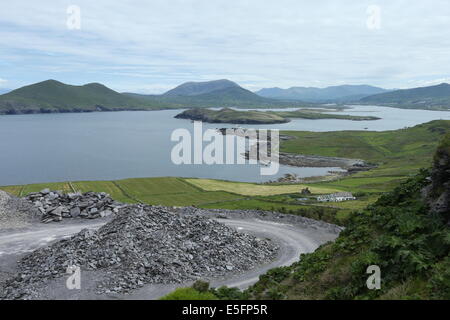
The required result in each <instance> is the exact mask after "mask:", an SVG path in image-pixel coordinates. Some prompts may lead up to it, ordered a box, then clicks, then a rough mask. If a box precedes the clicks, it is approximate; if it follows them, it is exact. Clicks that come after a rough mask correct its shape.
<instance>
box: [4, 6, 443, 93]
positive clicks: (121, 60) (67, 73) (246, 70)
mask: <svg viewBox="0 0 450 320" xmlns="http://www.w3.org/2000/svg"><path fill="white" fill-rule="evenodd" d="M376 3H377V5H379V6H380V7H381V9H382V17H381V18H382V23H381V29H380V30H377V31H376V32H374V31H371V30H368V29H367V27H366V19H367V13H366V9H367V7H368V6H369V5H371V4H373V3H372V1H366V0H363V1H350V0H343V1H339V2H338V1H332V0H328V1H327V0H323V1H320V2H311V1H306V0H305V1H300V0H277V1H275V0H268V1H264V2H262V1H259V0H247V1H225V0H214V1H203V0H171V1H165V0H152V1H136V0H128V1H125V0H124V1H120V2H111V1H106V0H98V1H95V2H94V1H88V0H77V1H76V4H77V5H78V6H80V8H81V19H82V20H81V28H82V29H81V30H80V31H78V30H67V28H66V17H67V14H66V8H67V6H68V5H70V4H72V1H66V0H64V1H60V2H56V1H53V0H41V1H39V2H30V1H26V0H16V1H14V2H7V3H5V4H2V6H3V7H2V10H1V11H0V26H1V28H0V39H2V51H0V61H6V62H7V63H9V65H8V66H6V67H5V66H3V65H1V64H0V65H1V66H2V69H5V68H6V70H7V71H8V73H7V74H5V75H6V76H7V77H8V79H10V78H12V77H15V78H16V80H18V79H17V77H23V78H27V77H28V78H32V77H31V74H33V73H35V74H36V75H35V76H34V77H38V76H44V77H47V78H48V77H51V76H54V75H57V76H58V77H61V80H64V79H68V81H69V80H70V81H78V82H90V81H91V80H93V79H92V78H93V77H95V78H99V79H100V80H102V81H106V82H107V83H106V84H107V85H110V86H112V87H115V88H119V87H120V88H123V89H124V90H125V89H126V90H128V89H132V88H133V87H134V88H136V90H138V89H145V88H148V90H158V91H159V90H163V89H164V88H169V87H172V86H174V85H177V84H179V83H180V82H183V81H190V80H211V79H216V78H230V79H231V80H234V81H237V82H239V83H241V84H243V85H244V86H245V87H247V88H249V89H252V90H253V89H256V88H261V87H273V86H279V87H289V86H308V85H320V86H327V85H335V84H341V83H368V84H374V85H380V86H385V87H403V86H405V85H407V84H408V81H410V80H414V81H416V82H420V81H422V80H423V79H426V80H427V81H432V79H440V78H447V77H448V75H450V65H449V64H448V56H449V55H450V21H449V20H448V18H447V16H446V12H449V10H450V3H449V2H448V1H446V0H431V1H427V2H421V1H415V2H406V1H402V0H397V1H387V0H378V1H376ZM4 26H5V27H4ZM19 71H20V72H19ZM47 75H48V76H47ZM33 79H34V78H33Z"/></svg>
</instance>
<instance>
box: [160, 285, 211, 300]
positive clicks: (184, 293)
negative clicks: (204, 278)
mask: <svg viewBox="0 0 450 320" xmlns="http://www.w3.org/2000/svg"><path fill="white" fill-rule="evenodd" d="M160 300H217V297H216V296H215V295H214V294H212V293H211V292H199V291H197V290H195V289H194V288H178V289H176V290H175V291H173V292H171V293H169V294H167V295H165V296H164V297H162V298H160Z"/></svg>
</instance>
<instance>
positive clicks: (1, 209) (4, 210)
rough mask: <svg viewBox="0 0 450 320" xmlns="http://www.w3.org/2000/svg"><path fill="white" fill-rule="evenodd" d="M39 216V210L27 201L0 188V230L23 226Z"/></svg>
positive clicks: (36, 219)
mask: <svg viewBox="0 0 450 320" xmlns="http://www.w3.org/2000/svg"><path fill="white" fill-rule="evenodd" d="M39 217H40V213H39V211H38V210H37V209H36V208H33V205H32V204H30V203H29V202H28V201H25V200H22V199H19V198H16V197H14V196H12V195H10V194H8V193H6V192H4V191H2V190H0V230H1V229H15V228H21V227H25V226H27V225H28V224H29V223H31V222H33V221H38V219H39Z"/></svg>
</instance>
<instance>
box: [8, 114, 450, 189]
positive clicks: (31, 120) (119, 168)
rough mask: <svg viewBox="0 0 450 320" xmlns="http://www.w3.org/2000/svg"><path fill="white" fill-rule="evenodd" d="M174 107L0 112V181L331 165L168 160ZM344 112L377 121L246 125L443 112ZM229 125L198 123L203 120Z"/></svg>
mask: <svg viewBox="0 0 450 320" xmlns="http://www.w3.org/2000/svg"><path fill="white" fill-rule="evenodd" d="M179 112H180V110H165V111H150V112H104V113H79V114H76V113H73V114H40V115H14V116H0V150H1V151H0V185H14V184H27V183H38V182H56V181H67V180H72V181H74V180H75V181H76V180H110V179H121V178H131V177H154V176H181V177H201V178H214V179H227V180H235V181H253V182H260V181H267V180H273V179H275V178H277V177H280V176H282V175H284V174H285V173H296V174H298V175H299V176H302V177H308V176H317V175H323V174H325V173H326V172H327V171H329V170H335V169H336V168H294V167H288V166H281V167H280V170H279V173H278V174H277V175H276V176H261V175H260V170H259V169H260V168H259V166H258V165H248V164H247V165H179V166H177V165H174V164H172V162H171V159H170V152H171V150H172V147H173V146H174V145H175V142H172V141H170V135H171V133H172V131H173V130H174V129H177V128H186V129H189V130H191V129H192V123H191V122H190V121H189V120H182V119H174V118H173V117H174V116H175V115H176V114H178V113H179ZM345 113H347V114H361V115H367V114H370V115H375V116H378V117H381V118H383V119H382V120H378V121H363V122H356V121H348V120H303V119H297V120H293V121H292V122H290V123H287V124H277V125H264V126H251V127H254V128H267V129H271V128H276V129H282V130H308V131H333V130H363V129H364V128H366V127H367V128H368V129H369V130H392V129H398V128H403V127H406V126H413V125H415V124H419V123H423V122H427V121H430V120H434V119H447V120H450V112H437V111H423V110H401V109H393V108H383V107H368V106H361V107H355V108H354V109H351V110H346V111H345ZM226 126H228V127H233V125H222V124H220V125H218V124H204V129H206V128H217V127H226Z"/></svg>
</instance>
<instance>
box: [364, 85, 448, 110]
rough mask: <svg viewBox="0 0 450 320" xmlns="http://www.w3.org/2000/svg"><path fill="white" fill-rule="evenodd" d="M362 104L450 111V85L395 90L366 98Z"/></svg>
mask: <svg viewBox="0 0 450 320" xmlns="http://www.w3.org/2000/svg"><path fill="white" fill-rule="evenodd" d="M361 102H362V103H366V104H379V105H388V106H392V107H397V108H406V109H434V110H449V109H450V84H448V83H441V84H439V85H435V86H429V87H421V88H414V89H402V90H395V91H391V92H386V93H381V94H376V95H372V96H368V97H365V98H363V99H361Z"/></svg>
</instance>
